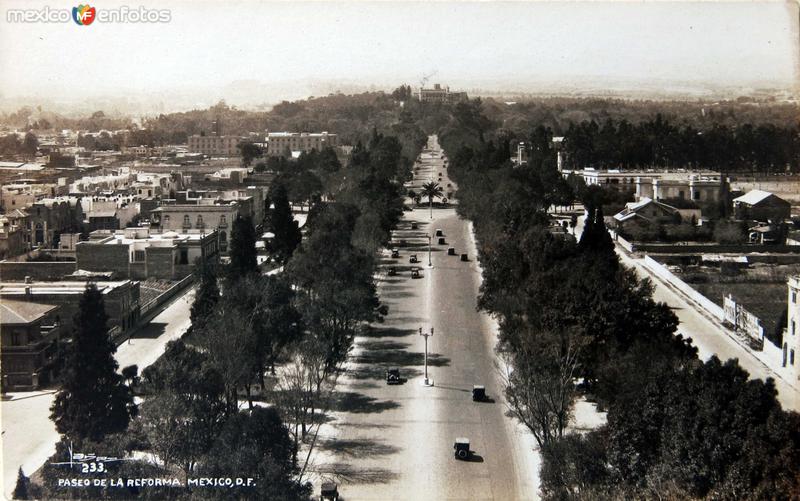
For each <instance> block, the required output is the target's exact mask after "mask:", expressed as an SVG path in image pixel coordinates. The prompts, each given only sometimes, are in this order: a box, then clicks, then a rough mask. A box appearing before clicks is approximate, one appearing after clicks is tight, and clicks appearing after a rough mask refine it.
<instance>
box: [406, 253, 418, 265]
mask: <svg viewBox="0 0 800 501" xmlns="http://www.w3.org/2000/svg"><path fill="white" fill-rule="evenodd" d="M408 262H409V263H419V259H417V255H416V254H411V255H410V256H408Z"/></svg>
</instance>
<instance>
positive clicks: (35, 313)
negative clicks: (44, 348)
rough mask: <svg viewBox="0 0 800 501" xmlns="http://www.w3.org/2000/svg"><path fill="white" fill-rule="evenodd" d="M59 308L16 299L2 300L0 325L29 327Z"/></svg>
mask: <svg viewBox="0 0 800 501" xmlns="http://www.w3.org/2000/svg"><path fill="white" fill-rule="evenodd" d="M56 308H58V306H53V305H50V304H39V303H31V302H28V301H17V300H14V299H2V300H0V325H27V324H29V323H31V322H34V321H36V320H38V319H39V318H41V317H43V316H45V315H47V314H48V313H50V312H51V311H53V310H55V309H56Z"/></svg>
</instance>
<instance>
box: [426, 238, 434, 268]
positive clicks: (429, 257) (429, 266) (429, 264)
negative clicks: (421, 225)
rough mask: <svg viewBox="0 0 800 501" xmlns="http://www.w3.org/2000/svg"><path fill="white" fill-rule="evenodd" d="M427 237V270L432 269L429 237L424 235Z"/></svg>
mask: <svg viewBox="0 0 800 501" xmlns="http://www.w3.org/2000/svg"><path fill="white" fill-rule="evenodd" d="M426 236H427V237H428V268H433V264H432V263H431V238H432V237H431V236H430V235H426Z"/></svg>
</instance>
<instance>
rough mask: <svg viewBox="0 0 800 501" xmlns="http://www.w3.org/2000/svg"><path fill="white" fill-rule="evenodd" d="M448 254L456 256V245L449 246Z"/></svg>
mask: <svg viewBox="0 0 800 501" xmlns="http://www.w3.org/2000/svg"><path fill="white" fill-rule="evenodd" d="M447 255H448V256H455V255H456V248H455V247H448V248H447Z"/></svg>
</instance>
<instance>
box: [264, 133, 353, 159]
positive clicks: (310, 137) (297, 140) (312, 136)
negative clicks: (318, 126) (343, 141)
mask: <svg viewBox="0 0 800 501" xmlns="http://www.w3.org/2000/svg"><path fill="white" fill-rule="evenodd" d="M266 143H267V151H266V152H265V153H266V154H267V155H269V156H271V157H277V156H280V155H283V154H284V153H285V152H286V151H290V152H301V151H306V152H309V151H311V150H317V151H321V150H322V149H323V148H325V147H331V148H335V147H336V146H338V145H339V136H338V135H336V134H330V133H328V132H319V133H316V132H270V133H268V134H267V138H266Z"/></svg>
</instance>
